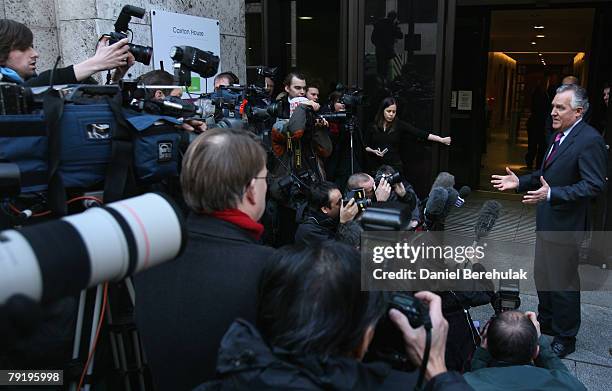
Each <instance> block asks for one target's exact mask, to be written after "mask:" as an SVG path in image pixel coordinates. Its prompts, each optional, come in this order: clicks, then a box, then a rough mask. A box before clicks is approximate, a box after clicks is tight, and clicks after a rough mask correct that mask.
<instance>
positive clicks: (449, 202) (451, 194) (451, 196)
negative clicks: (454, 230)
mask: <svg viewBox="0 0 612 391" xmlns="http://www.w3.org/2000/svg"><path fill="white" fill-rule="evenodd" d="M446 192H447V193H448V196H447V199H446V205H445V206H444V217H446V216H447V215H448V214H449V213H450V211H451V208H452V207H453V206H455V204H456V203H457V201H458V199H459V193H457V190H455V189H453V188H452V187H451V188H449V189H446Z"/></svg>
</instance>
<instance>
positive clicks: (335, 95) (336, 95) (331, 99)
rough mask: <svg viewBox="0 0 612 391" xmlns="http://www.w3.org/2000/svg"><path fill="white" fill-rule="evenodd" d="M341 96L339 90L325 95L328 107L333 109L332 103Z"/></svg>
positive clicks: (336, 101) (337, 100)
mask: <svg viewBox="0 0 612 391" xmlns="http://www.w3.org/2000/svg"><path fill="white" fill-rule="evenodd" d="M340 98H342V92H340V91H332V93H331V94H329V96H328V97H327V101H328V102H329V107H330V108H331V109H332V111H333V110H334V104H335V103H338V102H339V101H340Z"/></svg>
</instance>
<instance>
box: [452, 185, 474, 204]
mask: <svg viewBox="0 0 612 391" xmlns="http://www.w3.org/2000/svg"><path fill="white" fill-rule="evenodd" d="M471 192H472V189H470V187H469V186H463V187H461V189H459V197H457V202H456V203H455V206H456V207H457V208H461V207H462V206H463V204H465V199H466V198H467V197H468V196H469V195H470V193H471Z"/></svg>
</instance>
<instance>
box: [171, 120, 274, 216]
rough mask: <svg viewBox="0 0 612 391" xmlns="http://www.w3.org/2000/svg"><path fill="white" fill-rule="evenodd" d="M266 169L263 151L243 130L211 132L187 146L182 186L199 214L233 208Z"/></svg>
mask: <svg viewBox="0 0 612 391" xmlns="http://www.w3.org/2000/svg"><path fill="white" fill-rule="evenodd" d="M265 166H266V151H265V150H264V149H263V147H262V146H261V145H260V144H259V143H258V142H257V141H255V139H254V138H253V137H251V136H250V135H249V133H247V132H246V131H242V130H235V129H211V130H208V131H206V132H205V133H202V134H201V135H199V136H198V137H196V139H195V140H194V141H192V142H191V144H189V148H187V152H186V153H185V156H184V158H183V169H182V172H181V187H182V189H183V197H184V198H185V202H186V203H187V205H188V206H189V207H190V208H191V209H192V210H194V211H195V212H198V213H202V212H203V213H210V212H214V211H221V210H225V209H231V208H236V206H237V205H238V203H239V202H240V201H241V199H242V196H243V195H244V192H245V189H246V187H247V186H248V185H249V183H250V182H251V180H252V179H253V178H254V177H256V176H257V174H258V173H259V171H261V170H262V169H263V168H264V167H265Z"/></svg>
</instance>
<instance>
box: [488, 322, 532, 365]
mask: <svg viewBox="0 0 612 391" xmlns="http://www.w3.org/2000/svg"><path fill="white" fill-rule="evenodd" d="M487 350H488V351H489V354H491V357H493V358H494V359H495V360H497V361H503V362H505V363H510V364H528V363H530V362H531V361H532V360H533V358H534V357H535V356H536V355H537V352H538V331H537V330H536V328H535V326H534V324H533V322H531V320H530V319H529V318H528V317H527V315H525V314H524V313H522V312H520V311H506V312H502V313H501V314H499V315H497V316H496V317H495V318H494V319H493V321H491V323H490V324H489V328H488V329H487Z"/></svg>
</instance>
